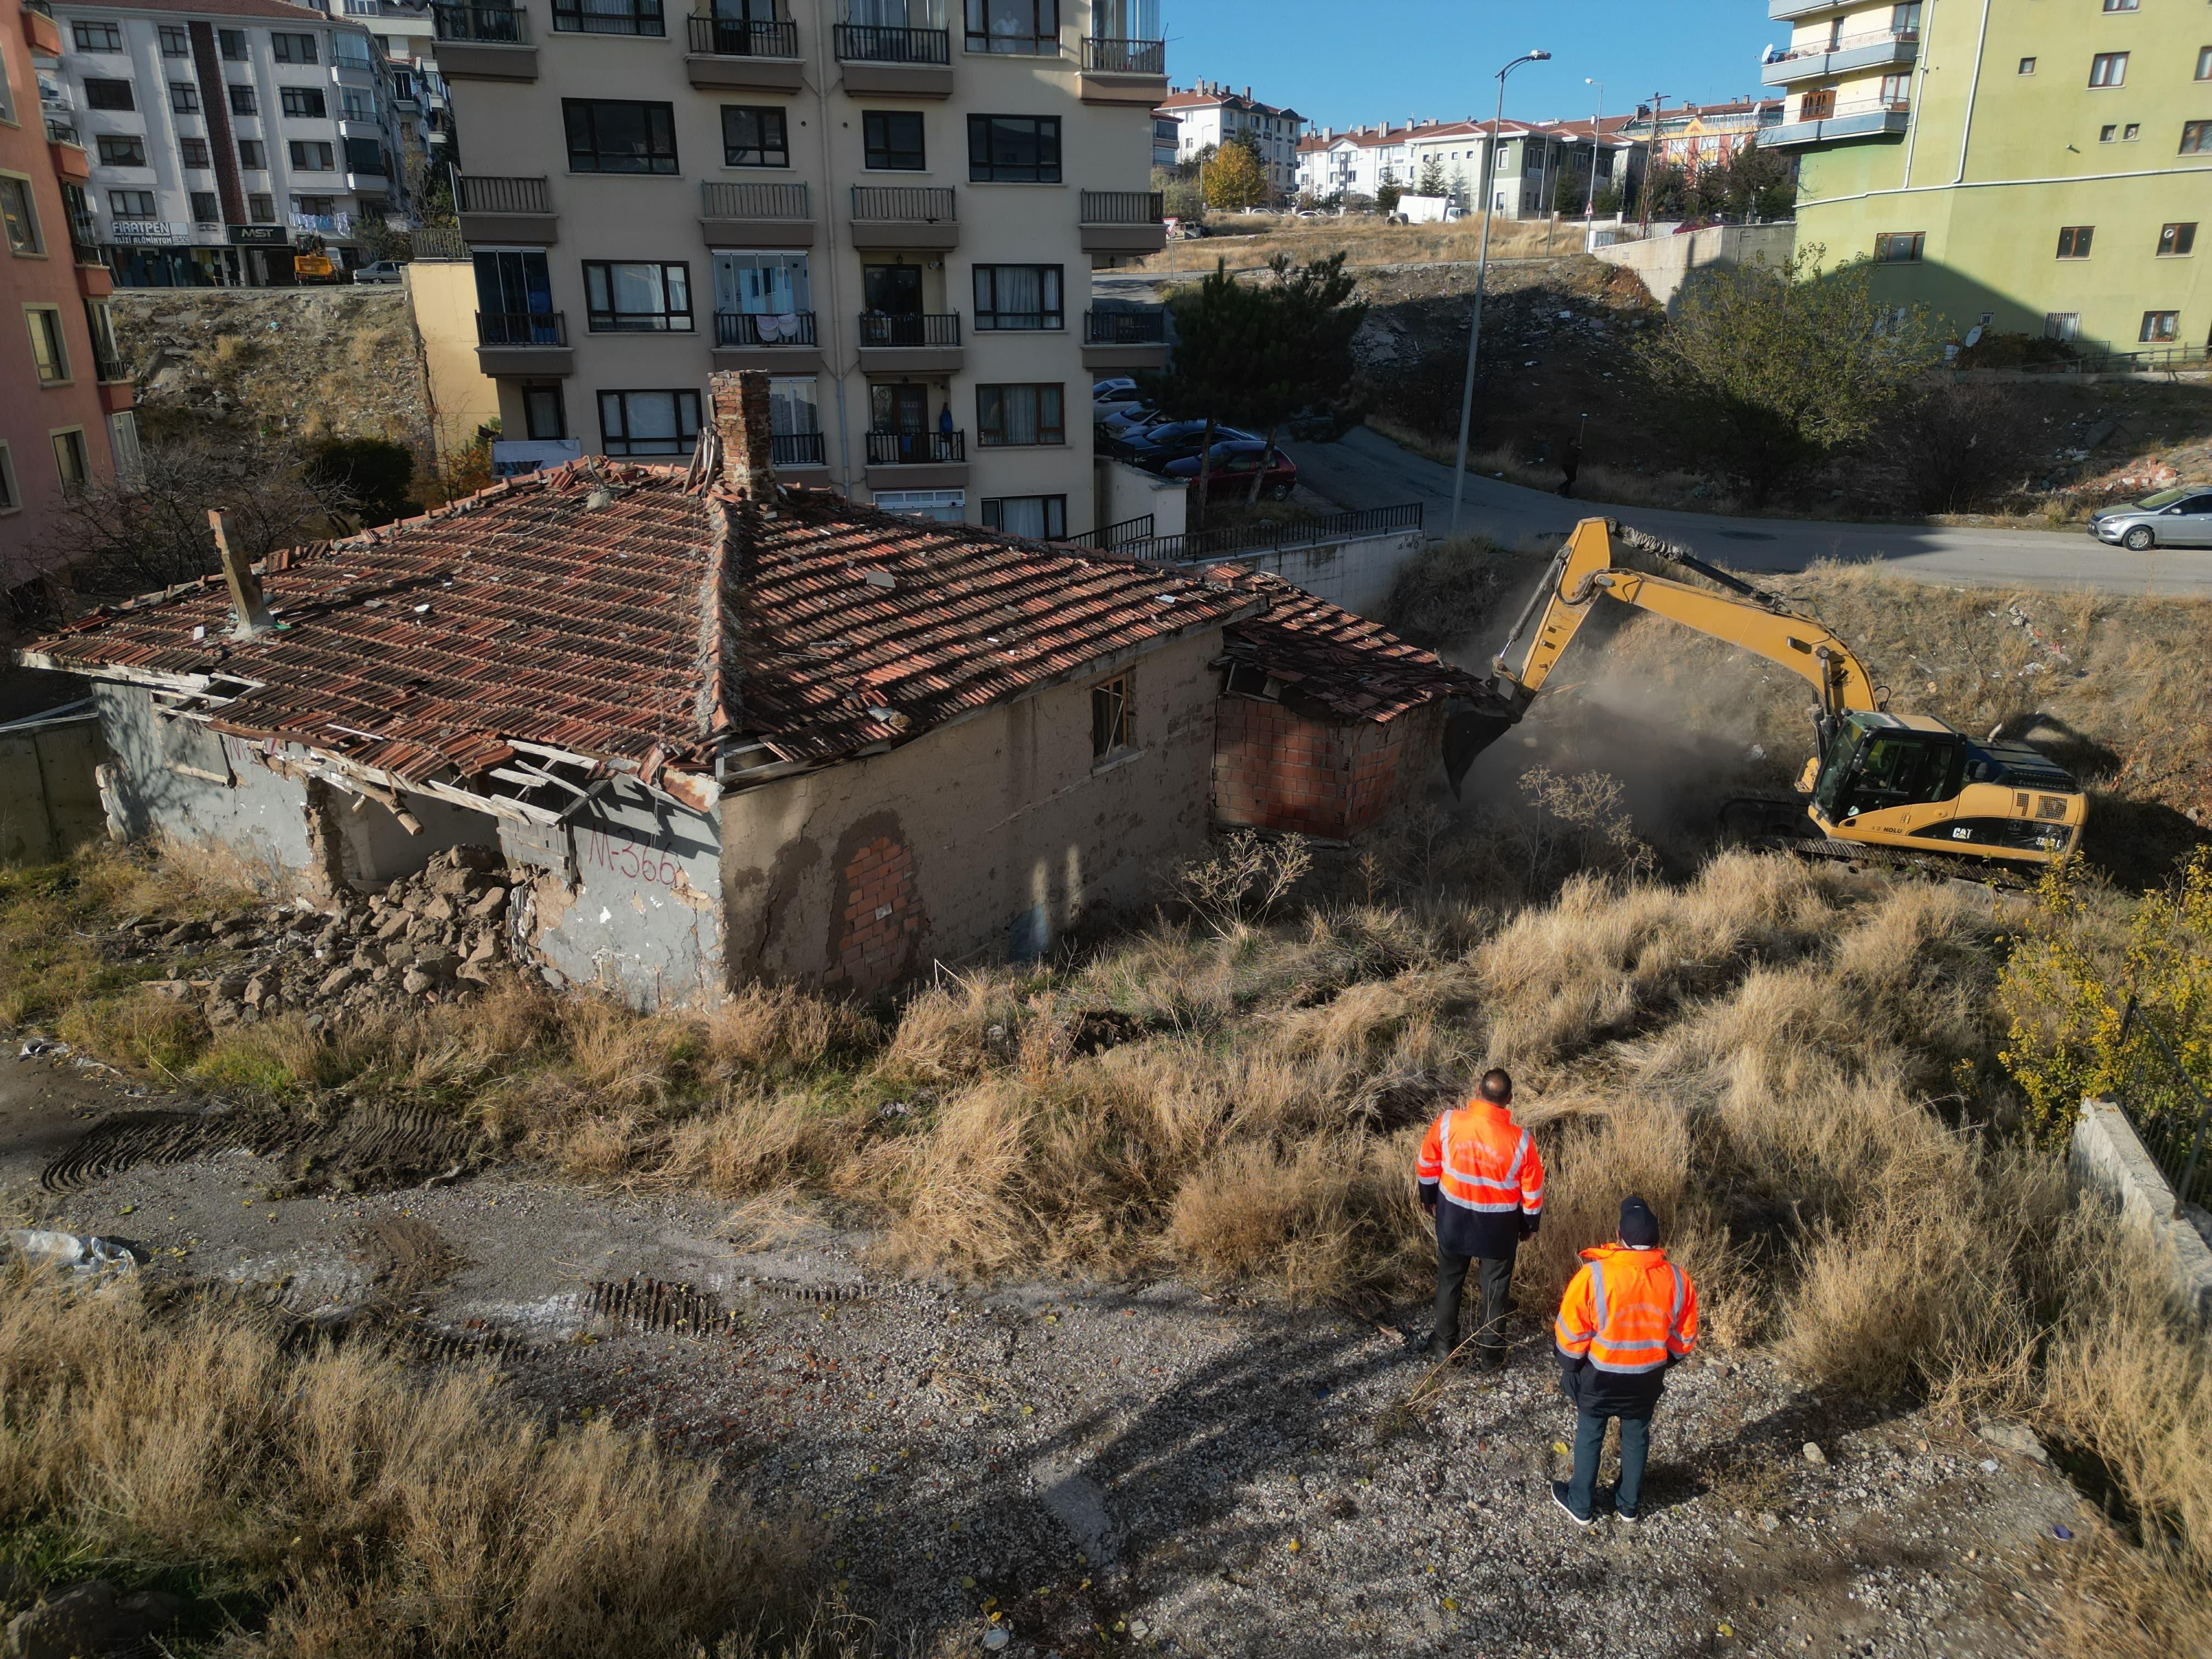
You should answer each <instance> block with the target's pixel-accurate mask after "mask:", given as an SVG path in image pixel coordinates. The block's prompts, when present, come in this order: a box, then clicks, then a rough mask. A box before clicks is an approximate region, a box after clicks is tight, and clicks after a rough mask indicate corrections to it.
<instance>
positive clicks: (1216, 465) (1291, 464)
mask: <svg viewBox="0 0 2212 1659" xmlns="http://www.w3.org/2000/svg"><path fill="white" fill-rule="evenodd" d="M1160 471H1161V472H1162V473H1163V474H1164V476H1166V477H1170V478H1181V479H1182V480H1184V481H1185V482H1187V483H1188V482H1192V481H1194V480H1195V479H1196V478H1197V477H1198V457H1197V456H1195V455H1186V456H1184V457H1182V459H1180V460H1174V461H1170V462H1169V463H1168V464H1167V465H1165V466H1164V467H1162V468H1161V469H1160ZM1255 471H1256V472H1259V473H1260V475H1261V477H1260V495H1261V499H1262V500H1263V501H1288V500H1290V499H1291V492H1292V491H1294V490H1296V489H1297V487H1298V468H1297V462H1295V461H1293V460H1291V458H1290V457H1289V456H1287V455H1285V454H1284V453H1283V452H1282V451H1281V450H1279V449H1270V448H1268V447H1267V445H1266V444H1264V443H1257V442H1255V441H1252V440H1250V439H1249V438H1243V439H1232V440H1231V441H1229V442H1227V443H1218V444H1216V445H1214V447H1213V471H1212V473H1211V474H1210V475H1208V477H1207V478H1206V499H1207V500H1208V501H1212V500H1214V499H1216V498H1218V497H1221V496H1231V497H1235V498H1238V499H1241V498H1243V496H1245V495H1249V494H1250V493H1251V489H1252V475H1253V473H1254V472H1255Z"/></svg>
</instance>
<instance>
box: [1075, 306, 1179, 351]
mask: <svg viewBox="0 0 2212 1659" xmlns="http://www.w3.org/2000/svg"><path fill="white" fill-rule="evenodd" d="M1167 337H1168V314H1167V313H1166V312H1164V311H1086V312H1085V313H1083V339H1084V343H1085V344H1086V345H1164V344H1166V343H1167Z"/></svg>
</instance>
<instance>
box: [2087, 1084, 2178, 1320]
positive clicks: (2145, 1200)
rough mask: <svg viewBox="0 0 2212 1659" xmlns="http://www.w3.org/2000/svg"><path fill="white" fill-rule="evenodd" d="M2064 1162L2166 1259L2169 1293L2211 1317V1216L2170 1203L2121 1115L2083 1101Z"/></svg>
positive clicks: (2102, 1103) (2105, 1104) (2109, 1106)
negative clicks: (2171, 1287)
mask: <svg viewBox="0 0 2212 1659" xmlns="http://www.w3.org/2000/svg"><path fill="white" fill-rule="evenodd" d="M2067 1165H2068V1168H2069V1170H2070V1172H2071V1173H2072V1175H2073V1176H2074V1180H2075V1185H2077V1186H2078V1187H2081V1188H2083V1189H2085V1190H2087V1191H2089V1192H2093V1193H2096V1194H2100V1196H2101V1197H2103V1198H2104V1199H2105V1200H2106V1201H2108V1202H2110V1203H2112V1204H2113V1205H2115V1206H2117V1207H2118V1210H2119V1212H2120V1219H2121V1224H2122V1225H2124V1226H2126V1227H2129V1228H2130V1229H2132V1230H2135V1231H2137V1232H2139V1233H2140V1234H2142V1236H2143V1237H2145V1238H2146V1239H2148V1241H2149V1243H2150V1244H2151V1246H2152V1248H2153V1249H2155V1250H2156V1251H2157V1252H2158V1253H2159V1254H2160V1255H2161V1256H2163V1257H2164V1258H2165V1259H2166V1271H2167V1273H2168V1275H2169V1277H2170V1278H2171V1279H2172V1284H2173V1290H2174V1294H2175V1295H2176V1296H2178V1297H2180V1298H2181V1300H2182V1301H2183V1303H2185V1304H2186V1305H2188V1306H2189V1307H2191V1308H2193V1309H2194V1310H2196V1312H2197V1316H2198V1317H2199V1318H2206V1317H2212V1215H2208V1214H2207V1213H2206V1212H2204V1211H2203V1210H2202V1209H2200V1208H2198V1207H2197V1206H2196V1205H2193V1204H2188V1205H2182V1206H2176V1205H2175V1203H2174V1201H2173V1188H2172V1186H2171V1185H2169V1184H2168V1183H2167V1182H2166V1177H2165V1176H2163V1175H2161V1174H2160V1173H2159V1168H2158V1165H2157V1164H2156V1163H2154V1161H2153V1160H2152V1158H2151V1155H2150V1153H2149V1152H2148V1150H2147V1149H2146V1148H2145V1147H2144V1146H2143V1144H2142V1139H2140V1138H2139V1137H2138V1136H2137V1135H2136V1132H2135V1127H2134V1126H2133V1125H2132V1124H2130V1122H2129V1121H2128V1120H2127V1115H2126V1114H2125V1113H2124V1112H2123V1111H2121V1109H2119V1108H2118V1106H2116V1105H2114V1104H2113V1103H2112V1102H2110V1101H2108V1100H2085V1101H2083V1102H2082V1103H2081V1116H2080V1117H2078V1118H2076V1119H2075V1122H2074V1139H2073V1144H2072V1146H2070V1147H2069V1150H2068V1157H2067Z"/></svg>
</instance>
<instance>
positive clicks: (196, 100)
mask: <svg viewBox="0 0 2212 1659" xmlns="http://www.w3.org/2000/svg"><path fill="white" fill-rule="evenodd" d="M169 112H170V113H171V114H173V115H197V114H198V113H199V112H200V89H199V88H197V87H196V86H194V85H193V84H192V83H191V82H189V81H172V82H169Z"/></svg>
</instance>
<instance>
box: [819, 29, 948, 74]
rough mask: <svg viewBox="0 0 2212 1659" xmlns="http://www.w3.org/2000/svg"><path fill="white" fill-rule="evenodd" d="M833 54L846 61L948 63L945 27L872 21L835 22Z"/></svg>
mask: <svg viewBox="0 0 2212 1659" xmlns="http://www.w3.org/2000/svg"><path fill="white" fill-rule="evenodd" d="M837 56H838V58H839V59H840V60H841V61H842V62H844V63H848V64H950V63H951V61H952V34H951V31H950V30H949V29H902V28H887V27H881V26H879V25H878V24H874V23H840V24H838V25H837Z"/></svg>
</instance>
